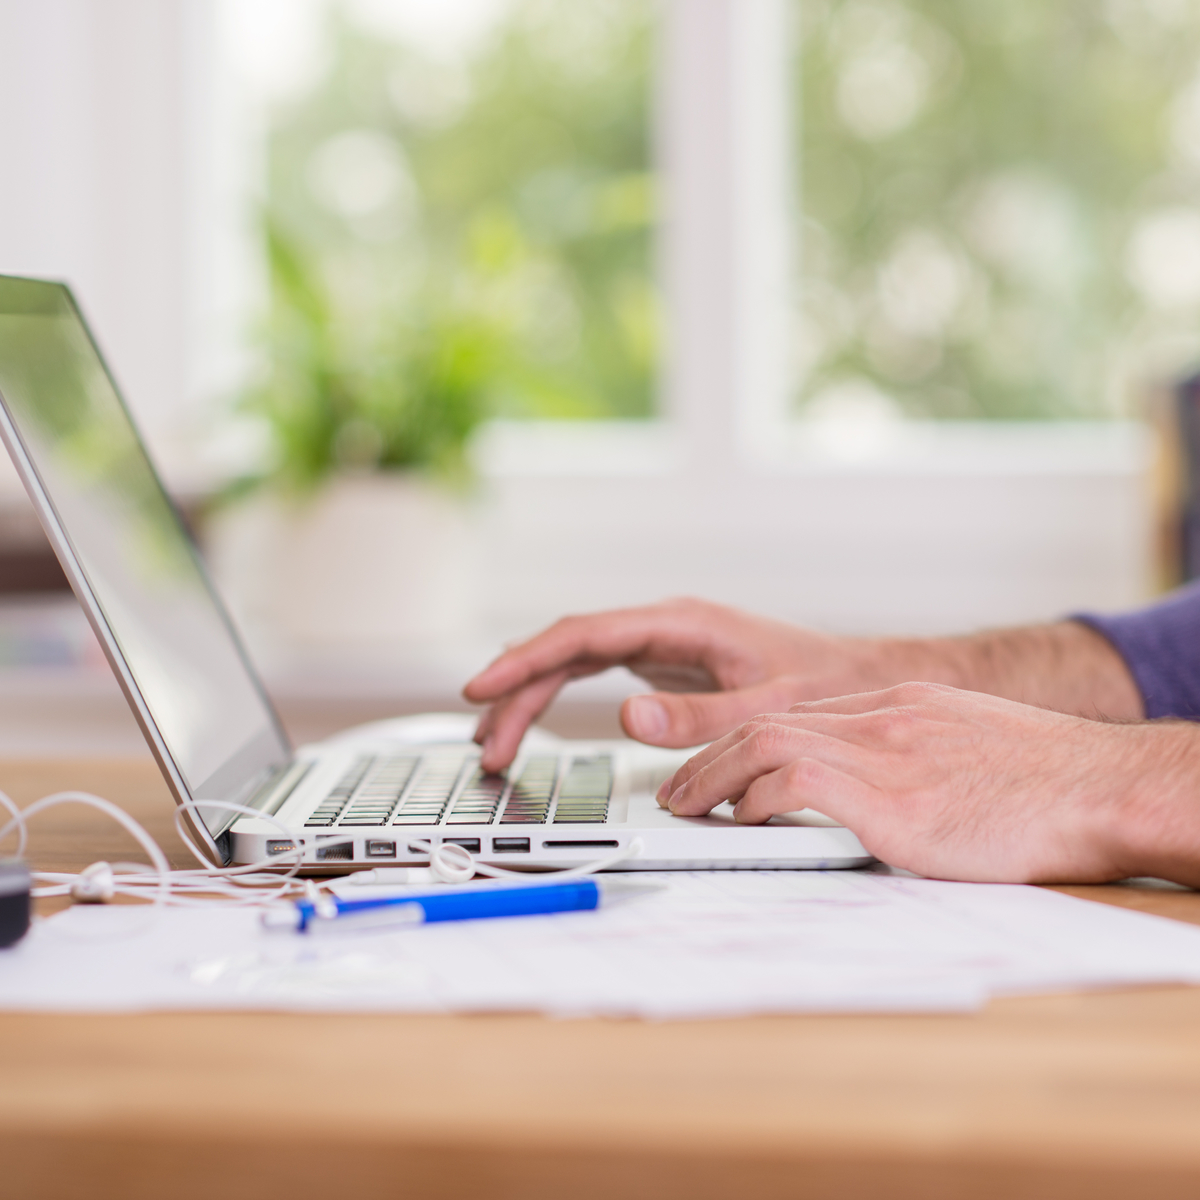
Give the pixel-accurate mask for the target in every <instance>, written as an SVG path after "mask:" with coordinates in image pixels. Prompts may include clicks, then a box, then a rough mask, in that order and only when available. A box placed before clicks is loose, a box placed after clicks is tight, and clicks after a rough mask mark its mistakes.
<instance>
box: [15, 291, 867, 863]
mask: <svg viewBox="0 0 1200 1200" xmlns="http://www.w3.org/2000/svg"><path fill="white" fill-rule="evenodd" d="M0 437H2V438H3V441H4V443H5V445H6V446H7V447H8V450H9V453H10V454H11V455H12V459H13V462H14V464H15V465H16V469H17V472H18V473H19V475H20V477H21V479H22V481H23V482H24V485H25V487H26V489H27V490H28V492H29V495H30V498H31V499H32V501H33V504H34V507H35V508H36V510H37V512H38V516H39V517H40V519H41V522H42V524H43V526H44V528H45V530H46V533H47V535H48V536H49V539H50V542H51V544H52V545H53V547H54V549H55V552H56V553H57V555H58V558H59V561H60V562H61V563H62V566H63V569H64V571H65V572H66V575H67V578H68V579H69V580H70V583H71V586H72V588H73V589H74V591H75V594H76V596H77V597H78V598H79V602H80V604H81V605H82V606H83V610H84V612H85V613H86V614H87V616H88V619H89V621H90V622H91V624H92V628H93V629H94V630H95V633H96V636H97V638H98V639H99V642H100V644H101V646H102V647H103V648H104V651H105V653H106V655H107V656H108V661H109V663H110V664H111V666H112V669H113V671H114V673H115V674H116V677H117V679H118V681H119V682H120V685H121V687H122V689H123V691H124V693H125V696H126V698H127V700H128V702H129V706H130V708H132V710H133V713H134V715H135V717H136V718H137V720H138V723H139V724H140V726H141V728H142V731H143V733H144V734H145V737H146V741H147V742H148V743H149V745H150V749H151V751H152V752H153V753H154V756H155V758H156V760H157V762H158V765H159V767H160V768H161V770H162V773H163V777H164V779H165V780H166V782H167V784H168V786H169V788H170V790H171V792H172V794H173V795H174V797H175V799H176V802H177V803H187V802H192V803H193V805H194V807H193V808H189V809H188V810H187V818H188V823H189V826H190V827H191V829H192V831H193V833H194V835H195V837H196V839H197V841H198V843H199V844H200V845H201V846H202V847H203V848H204V849H205V851H206V852H207V854H208V855H209V856H210V857H211V859H212V861H213V863H214V864H218V865H232V864H245V863H251V862H258V861H260V860H266V861H267V862H270V861H271V860H273V859H276V858H278V859H279V860H280V866H281V867H284V866H290V865H292V864H293V863H294V861H295V857H296V854H297V852H298V848H299V847H303V862H304V868H305V869H306V870H309V871H313V872H321V871H326V872H328V871H346V870H353V869H356V868H358V867H360V866H362V867H366V866H373V867H379V866H387V865H418V864H420V863H423V862H425V861H427V858H428V852H429V851H428V847H429V845H431V844H438V843H444V842H449V843H455V844H457V845H459V846H462V847H463V848H464V849H466V850H469V851H470V852H472V853H473V854H474V855H476V856H477V858H478V859H479V860H480V861H483V862H485V863H490V864H494V865H497V866H507V867H518V866H523V867H529V868H554V867H558V868H561V867H574V866H580V865H582V864H585V863H588V862H590V861H594V860H598V859H602V858H603V859H617V858H620V857H621V855H622V853H623V852H624V853H625V854H634V853H635V851H636V856H635V857H626V858H624V859H623V861H620V862H619V863H617V864H616V865H617V866H618V868H619V869H621V870H631V869H638V868H644V869H656V870H661V869H672V868H709V867H730V868H732V867H741V868H764V867H767V868H770V867H774V868H833V867H854V866H861V865H863V864H865V863H867V862H870V861H871V857H870V855H868V854H867V852H866V851H865V850H864V848H863V846H862V844H861V843H860V842H859V841H858V839H857V838H856V837H855V836H854V834H852V833H851V832H850V831H849V830H847V829H844V828H842V827H840V826H837V825H835V824H834V823H833V822H831V821H829V820H828V819H827V818H824V817H822V816H820V815H819V814H816V813H812V812H803V813H793V814H787V815H785V816H778V817H774V818H772V820H771V821H770V822H769V823H768V824H766V825H763V826H756V827H743V826H738V825H736V824H735V823H734V822H733V820H732V816H731V812H730V809H729V806H727V805H723V806H722V807H721V810H720V811H719V812H718V813H716V814H714V815H712V816H709V817H693V818H680V817H673V816H671V815H670V814H669V813H667V812H665V811H664V810H662V809H660V808H659V807H658V805H657V804H656V803H655V800H654V791H655V788H656V787H657V785H658V783H659V782H660V781H661V780H662V779H663V778H665V777H666V776H667V775H668V774H669V773H670V771H671V770H672V769H673V767H674V765H676V764H677V763H678V762H680V761H682V758H683V757H685V756H681V755H679V754H678V753H675V754H674V756H673V757H672V756H670V755H664V754H663V752H661V751H657V752H655V751H649V750H641V749H640V748H638V747H636V746H634V745H633V744H631V743H626V742H619V741H617V742H582V741H559V740H557V739H551V738H548V737H546V736H544V735H543V736H541V737H539V736H536V735H533V736H529V737H527V738H526V739H525V743H524V746H523V748H522V752H521V755H520V756H519V757H518V758H517V759H516V761H515V762H514V763H513V765H512V767H511V768H510V769H509V770H508V771H506V772H505V773H503V774H501V775H489V774H485V773H484V772H483V771H482V770H481V769H480V766H479V750H478V747H476V746H475V745H474V744H473V743H472V742H471V741H470V739H469V728H470V726H469V724H464V723H463V721H466V722H469V718H463V719H462V720H460V722H459V723H458V724H457V725H455V724H453V723H451V724H450V725H449V726H447V723H446V722H445V721H439V720H425V721H421V720H417V721H415V722H412V721H410V722H407V723H406V722H404V721H400V722H397V723H393V724H388V723H384V724H382V725H379V726H375V727H367V728H365V729H363V730H361V731H359V732H357V733H352V734H349V735H342V736H338V737H334V738H331V739H329V740H328V741H326V742H322V743H318V744H315V745H310V746H303V747H299V748H295V749H294V748H293V747H292V746H291V745H290V744H289V741H288V738H287V735H286V734H285V732H284V730H283V727H282V725H281V724H280V721H279V718H278V716H277V715H276V713H275V710H274V708H273V707H272V705H271V701H270V699H269V698H268V696H267V692H266V689H265V688H264V687H263V684H262V681H261V679H260V678H259V676H258V674H257V672H256V671H255V669H254V665H253V663H252V662H251V660H250V657H249V655H248V654H247V652H246V649H245V647H244V646H243V645H242V642H241V640H240V638H239V636H238V633H237V631H236V629H235V628H234V625H233V622H232V621H231V620H230V617H229V614H228V612H227V611H226V609H225V606H224V604H223V603H222V602H221V598H220V597H219V596H218V594H217V592H216V590H215V588H214V587H213V585H212V582H211V581H210V579H209V577H208V574H207V572H206V570H205V567H204V563H203V561H202V559H201V557H200V554H199V552H198V550H197V548H196V547H195V545H194V544H193V542H192V540H191V538H190V537H189V535H188V533H187V531H186V529H185V527H184V525H183V523H182V521H181V520H180V517H179V514H178V512H177V511H176V509H175V507H174V506H173V504H172V502H171V500H170V499H169V497H168V496H167V494H166V492H165V490H164V489H163V486H162V484H161V482H160V481H159V477H158V474H157V472H156V471H155V469H154V466H153V465H152V463H151V462H150V459H149V457H148V455H147V453H146V449H145V446H144V445H143V443H142V441H141V438H140V437H139V435H138V433H137V430H136V428H135V427H134V424H133V422H132V420H131V418H130V415H129V411H128V409H127V408H126V406H125V403H124V401H123V400H122V398H121V395H120V393H119V391H118V389H117V386H116V384H115V382H114V381H113V378H112V376H111V374H110V373H109V371H108V369H107V367H106V366H105V364H104V360H103V358H102V356H101V354H100V351H99V349H98V348H97V346H96V343H95V341H94V339H93V338H92V336H91V334H90V332H89V330H88V327H87V324H86V322H85V321H84V319H83V316H82V314H81V312H80V310H79V307H78V305H77V304H76V302H75V300H74V298H73V297H72V295H71V292H70V290H69V289H68V288H67V287H66V286H65V285H63V284H61V283H56V282H49V281H44V280H34V279H21V278H16V277H11V276H0ZM216 802H225V803H234V804H239V805H243V806H246V807H247V808H249V809H250V810H251V811H252V813H253V814H254V815H248V814H239V813H237V812H231V811H230V810H229V809H227V808H222V807H217V806H216ZM635 839H636V840H637V843H638V844H637V845H636V846H635ZM414 843H416V844H415V845H414ZM422 843H423V844H422Z"/></svg>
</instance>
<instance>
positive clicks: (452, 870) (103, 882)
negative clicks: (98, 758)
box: [0, 791, 643, 906]
mask: <svg viewBox="0 0 1200 1200" xmlns="http://www.w3.org/2000/svg"><path fill="white" fill-rule="evenodd" d="M64 804H81V805H84V806H85V807H87V808H94V809H97V810H98V811H99V812H102V813H104V814H105V815H106V816H108V817H111V818H112V819H113V820H114V821H116V822H117V824H118V825H120V826H121V827H122V828H123V829H124V830H125V831H126V832H127V833H129V834H130V836H131V837H132V838H133V839H134V840H135V841H136V842H137V843H138V845H140V846H141V848H142V849H143V850H144V851H145V852H146V855H147V857H148V858H149V859H150V863H149V864H146V863H135V862H113V863H110V862H104V861H101V862H94V863H92V864H91V865H90V866H88V867H85V868H84V869H83V870H82V871H79V872H63V871H33V872H31V875H32V878H33V880H34V883H35V885H36V886H34V887H33V888H32V889H31V892H30V894H31V895H32V896H33V897H34V898H35V899H36V898H38V897H47V896H70V897H72V899H74V900H76V901H81V902H86V903H107V902H109V901H111V900H114V899H116V898H117V897H118V896H132V897H137V898H140V899H143V900H150V901H151V902H152V903H153V904H154V905H155V906H163V905H168V904H169V905H176V906H180V905H187V906H199V905H211V904H230V903H233V904H243V905H246V904H249V905H269V904H273V903H277V902H278V901H280V900H285V899H289V898H291V897H294V896H298V895H304V896H307V897H309V898H315V896H316V895H317V894H318V893H319V889H320V885H318V884H316V883H315V882H314V881H312V880H309V879H301V878H300V876H299V872H300V868H301V866H302V865H303V863H304V853H305V841H304V838H303V836H299V837H297V835H296V833H295V831H294V830H291V829H289V828H287V827H286V826H285V825H284V824H283V823H282V822H280V821H277V820H276V819H275V818H274V817H271V816H268V815H267V814H265V813H261V812H259V811H258V810H256V809H251V808H247V807H246V806H245V805H243V804H233V803H230V802H227V801H221V800H205V801H204V802H203V807H204V808H205V809H208V810H211V809H223V810H225V811H228V812H235V813H240V814H242V815H244V816H252V817H257V818H258V819H260V820H267V821H270V822H271V823H272V824H273V825H275V826H277V827H278V829H279V830H280V832H281V833H283V834H284V835H285V836H286V837H287V839H288V840H289V841H291V842H292V843H293V845H292V848H291V849H290V850H287V851H285V852H284V853H283V854H276V855H272V857H271V858H270V859H269V860H266V859H264V860H260V861H259V862H256V863H250V864H248V865H245V866H238V867H214V866H213V865H212V864H211V863H209V862H208V861H207V859H206V858H205V857H204V855H203V854H202V853H201V851H200V849H199V848H198V847H197V846H196V844H195V842H194V841H193V840H192V838H191V836H190V835H189V834H188V832H187V830H186V829H185V827H184V825H183V823H182V821H181V818H182V816H183V815H184V813H187V812H195V811H196V810H197V809H198V808H199V807H200V805H199V804H198V803H197V802H195V801H187V802H185V803H183V804H180V805H179V806H178V807H177V808H176V810H175V829H176V832H177V833H178V834H179V836H180V838H181V840H182V841H183V843H184V844H185V845H186V846H187V848H188V850H189V851H190V852H191V854H192V855H193V857H194V858H195V859H196V861H197V862H198V863H199V864H200V865H199V867H194V868H190V869H186V870H183V869H176V868H172V867H171V865H170V863H169V862H168V861H167V856H166V855H165V854H164V853H163V851H162V848H161V847H160V846H159V845H158V843H157V842H156V841H155V840H154V839H153V838H152V837H151V836H150V834H149V833H147V832H146V830H145V828H143V826H142V825H140V824H139V823H138V822H137V821H135V820H134V819H133V817H131V816H130V815H129V814H128V813H127V812H125V811H124V809H122V808H120V807H119V806H118V805H116V804H114V803H113V802H112V801H111V800H105V799H104V798H103V797H102V796H94V795H92V794H91V793H90V792H77V791H67V792H55V793H53V794H52V795H49V796H43V797H42V798H41V799H40V800H35V801H34V802H33V803H32V804H30V805H28V806H27V807H26V808H24V809H22V808H19V807H18V806H17V805H16V804H15V803H14V802H13V801H12V799H11V798H10V797H9V796H7V795H6V794H5V793H4V792H0V805H3V807H4V808H5V809H7V810H8V812H9V813H10V814H11V816H10V819H9V820H8V822H7V823H6V824H5V825H4V826H3V827H2V828H0V842H3V841H4V839H5V838H7V837H10V836H11V835H12V834H14V833H15V834H16V835H17V854H18V856H20V855H24V853H25V848H26V845H27V844H28V840H29V831H28V822H29V819H30V818H31V817H35V816H37V815H38V814H39V813H43V812H46V811H47V810H48V809H51V808H56V807H58V806H60V805H64ZM409 848H410V849H411V850H413V851H415V852H416V853H418V854H420V855H422V856H425V857H428V860H429V867H428V871H429V877H428V878H429V881H430V882H436V883H442V884H462V883H466V882H468V881H469V880H471V879H473V878H474V877H475V875H477V874H480V875H486V876H489V877H491V878H494V879H521V880H523V881H525V882H529V881H530V879H531V876H530V875H529V874H528V873H527V872H524V871H510V870H505V869H504V868H503V867H493V866H490V865H488V864H486V863H481V862H479V861H478V860H477V859H476V857H475V855H474V854H473V853H472V852H471V851H469V850H467V849H465V848H464V847H462V846H458V845H455V844H453V843H448V842H443V843H439V844H436V845H435V844H433V843H431V842H429V841H427V840H423V839H422V840H414V841H412V842H411V843H410V844H409ZM642 849H643V844H642V842H641V840H640V839H639V838H635V839H633V841H632V842H631V843H630V844H629V846H627V847H625V848H623V849H621V850H619V851H617V852H616V853H614V854H610V855H608V856H606V857H604V858H600V859H596V860H595V861H593V862H590V863H584V864H582V865H580V866H577V867H570V868H567V869H565V870H561V871H555V872H553V878H554V879H556V880H563V879H575V878H579V877H581V876H584V875H590V874H593V873H594V872H596V871H603V870H607V869H608V868H610V867H613V866H616V865H617V864H618V863H620V862H624V861H626V860H628V859H630V858H636V857H637V856H638V855H639V854H641V852H642ZM289 857H291V858H293V859H294V861H293V862H291V864H290V865H288V866H287V869H286V870H284V871H282V872H281V871H280V870H279V868H280V866H282V865H284V863H286V861H287V859H288V858H289ZM281 860H282V861H281ZM268 868H270V869H268Z"/></svg>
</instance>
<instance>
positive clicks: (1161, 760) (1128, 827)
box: [1102, 721, 1200, 887]
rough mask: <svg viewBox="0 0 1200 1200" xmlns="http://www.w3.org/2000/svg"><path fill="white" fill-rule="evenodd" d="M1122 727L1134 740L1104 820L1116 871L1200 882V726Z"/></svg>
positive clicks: (1162, 723)
mask: <svg viewBox="0 0 1200 1200" xmlns="http://www.w3.org/2000/svg"><path fill="white" fill-rule="evenodd" d="M1116 732H1117V731H1116V730H1114V733H1116ZM1121 732H1122V733H1123V734H1127V735H1129V737H1130V741H1131V745H1130V746H1129V747H1128V748H1127V751H1126V753H1125V754H1123V755H1122V758H1123V763H1124V765H1125V768H1126V769H1125V770H1124V771H1123V772H1122V773H1121V774H1122V775H1123V780H1115V781H1113V782H1114V783H1116V786H1117V789H1118V793H1119V794H1118V796H1117V798H1116V800H1115V802H1114V803H1113V804H1111V805H1109V806H1107V812H1108V818H1109V819H1108V820H1107V821H1106V822H1102V824H1103V825H1104V826H1105V831H1104V837H1105V839H1106V841H1107V843H1108V845H1109V847H1110V854H1111V857H1112V859H1113V861H1114V864H1115V866H1116V872H1115V874H1114V876H1113V877H1114V878H1129V877H1131V876H1140V875H1147V876H1153V877H1155V878H1158V879H1169V880H1171V881H1173V882H1175V883H1182V884H1184V885H1186V886H1188V887H1200V726H1197V725H1196V724H1194V723H1192V722H1190V721H1153V722H1146V723H1144V724H1139V725H1136V726H1127V727H1125V728H1124V729H1123V730H1121Z"/></svg>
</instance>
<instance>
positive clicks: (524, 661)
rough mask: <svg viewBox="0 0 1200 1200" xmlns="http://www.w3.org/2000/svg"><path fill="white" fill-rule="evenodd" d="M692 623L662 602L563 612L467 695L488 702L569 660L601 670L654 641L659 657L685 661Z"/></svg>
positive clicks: (691, 648) (691, 646)
mask: <svg viewBox="0 0 1200 1200" xmlns="http://www.w3.org/2000/svg"><path fill="white" fill-rule="evenodd" d="M692 625H693V622H692V621H691V620H689V618H688V617H687V615H686V614H684V613H682V612H680V611H676V610H675V609H670V608H666V607H664V606H654V607H647V608H629V609H618V610H615V611H613V612H604V613H593V614H590V615H587V616H580V617H564V618H563V619H562V620H561V621H557V622H555V624H553V625H551V626H550V628H549V629H546V630H543V631H542V632H541V633H539V634H537V635H536V636H535V637H532V638H530V639H529V640H528V641H526V642H522V643H521V644H520V645H519V646H513V647H512V648H510V649H508V650H505V652H504V653H503V654H501V655H500V656H499V657H498V658H497V659H496V660H495V661H494V662H492V663H491V664H490V665H489V666H488V667H486V668H485V669H484V670H483V671H481V672H480V673H479V674H478V675H476V676H475V678H474V679H472V680H470V681H469V682H468V683H467V685H466V687H465V688H464V689H463V695H464V696H465V697H466V698H467V699H468V700H470V701H472V702H473V703H476V704H480V703H486V702H487V701H489V700H496V699H499V698H500V697H501V696H504V695H505V694H506V693H508V692H512V691H515V690H516V689H517V688H519V687H522V686H524V685H525V684H526V683H528V682H530V681H531V680H532V679H534V678H536V677H537V676H539V675H546V674H550V673H552V672H554V671H557V670H560V669H561V668H563V667H566V666H567V665H568V664H577V665H578V664H584V663H586V664H587V665H588V666H589V668H590V671H592V672H595V671H601V670H603V669H604V668H605V667H608V666H613V665H616V664H618V663H623V662H625V661H626V660H627V659H634V658H640V657H644V656H646V655H648V654H649V652H650V648H651V647H652V646H653V647H655V648H656V651H655V654H654V657H655V658H658V657H660V656H662V657H664V658H665V660H666V661H678V662H687V661H689V660H692V659H694V658H695V657H696V654H697V645H698V634H697V631H696V630H695V629H694V628H693V627H692ZM699 640H700V641H702V640H703V639H699Z"/></svg>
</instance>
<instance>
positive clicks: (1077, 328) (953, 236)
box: [792, 0, 1200, 419]
mask: <svg viewBox="0 0 1200 1200" xmlns="http://www.w3.org/2000/svg"><path fill="white" fill-rule="evenodd" d="M792 8H793V13H794V16H795V18H796V20H795V29H796V35H797V40H798V52H797V69H798V71H799V86H798V89H797V113H798V119H797V122H796V127H797V129H798V131H799V132H798V139H797V141H798V145H799V147H800V155H799V157H800V164H801V168H800V169H801V178H802V185H801V188H800V196H801V207H802V210H803V213H802V221H803V227H802V233H801V247H802V250H801V254H802V262H803V268H802V285H801V291H802V302H801V313H800V316H799V317H798V319H797V322H796V336H795V346H796V352H797V356H798V360H799V361H798V362H797V363H796V367H797V372H798V374H799V375H800V380H801V385H800V389H799V390H800V396H801V400H802V405H803V406H807V408H808V410H809V411H810V412H813V413H821V412H823V411H826V410H828V409H830V408H832V407H837V406H838V405H849V406H850V407H851V408H852V409H853V408H854V407H855V406H857V408H858V410H859V411H861V412H862V414H863V415H864V417H866V416H868V415H869V412H870V410H871V409H872V407H873V406H874V408H876V409H879V408H883V409H885V410H886V409H887V408H889V407H891V408H894V409H897V410H899V411H901V412H903V413H904V414H907V415H909V416H916V417H939V418H947V417H948V418H979V417H983V418H1026V419H1028V418H1079V417H1104V416H1112V415H1120V414H1124V413H1127V412H1129V411H1130V406H1131V399H1136V397H1131V392H1133V391H1134V390H1136V389H1137V388H1138V387H1139V386H1141V385H1144V384H1145V383H1146V382H1147V379H1148V377H1153V376H1156V375H1158V374H1161V373H1165V374H1167V375H1170V374H1172V373H1178V372H1180V371H1181V370H1183V369H1185V368H1186V367H1188V366H1190V365H1191V361H1192V360H1193V359H1194V358H1196V357H1200V207H1198V206H1197V202H1196V195H1197V182H1198V179H1200V132H1198V131H1200V71H1198V68H1200V8H1198V7H1197V6H1196V5H1194V4H1190V3H1187V0H1107V2H1105V3H1100V2H1096V0H1056V2H1054V3H1045V2H1044V0H1005V2H1004V3H999V4H986V3H985V4H979V3H974V2H973V0H794V2H793V5H792Z"/></svg>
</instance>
